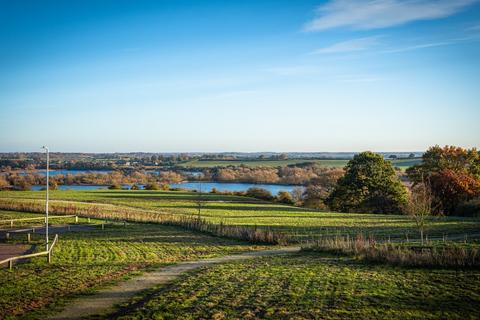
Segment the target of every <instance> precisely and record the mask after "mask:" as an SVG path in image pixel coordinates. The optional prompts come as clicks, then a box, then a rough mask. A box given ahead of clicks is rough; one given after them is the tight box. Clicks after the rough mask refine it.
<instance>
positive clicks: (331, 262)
mask: <svg viewBox="0 0 480 320" xmlns="http://www.w3.org/2000/svg"><path fill="white" fill-rule="evenodd" d="M479 285H480V272H479V271H472V270H470V271H468V270H464V271H461V270H455V271H452V270H440V269H411V268H400V267H391V266H385V265H370V264H366V263H362V262H358V261H355V260H353V259H351V258H348V257H340V258H338V257H334V256H329V255H325V254H316V253H309V254H307V253H304V254H299V255H295V256H282V257H270V258H262V259H257V260H254V261H244V262H234V263H227V264H222V265H218V266H215V267H211V268H208V269H204V270H203V271H202V272H199V273H198V274H195V275H190V276H184V277H183V278H182V279H179V280H178V281H175V282H174V283H173V284H171V285H168V286H165V287H161V288H159V289H158V290H156V291H155V292H154V293H152V294H151V295H150V296H148V297H147V298H146V299H144V300H143V301H142V302H141V303H137V304H136V305H135V308H132V309H129V308H128V306H127V307H126V308H124V309H122V310H121V311H120V312H119V313H118V314H121V315H123V317H120V319H154V318H157V317H158V318H159V319H196V318H202V319H258V318H262V319H476V318H477V317H478V312H479V311H480V309H479V307H478V306H479V305H480V291H479V290H478V287H479Z"/></svg>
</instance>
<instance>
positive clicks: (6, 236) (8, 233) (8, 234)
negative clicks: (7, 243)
mask: <svg viewBox="0 0 480 320" xmlns="http://www.w3.org/2000/svg"><path fill="white" fill-rule="evenodd" d="M5 239H6V240H8V239H10V232H7V233H5Z"/></svg>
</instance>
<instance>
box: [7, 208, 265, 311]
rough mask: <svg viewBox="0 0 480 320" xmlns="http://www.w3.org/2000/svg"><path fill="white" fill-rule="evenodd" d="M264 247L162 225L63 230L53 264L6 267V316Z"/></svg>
mask: <svg viewBox="0 0 480 320" xmlns="http://www.w3.org/2000/svg"><path fill="white" fill-rule="evenodd" d="M19 216H25V214H19ZM36 216H38V214H37V215H36ZM38 236H40V235H38ZM36 240H37V242H38V241H39V239H36ZM39 247H40V248H39V249H43V246H40V245H39ZM259 248H262V247H260V246H254V245H250V244H246V243H242V242H238V241H234V240H229V239H224V238H218V237H211V236H208V235H205V234H200V233H196V232H190V231H185V230H181V229H178V228H174V227H168V226H161V225H156V224H129V225H127V227H126V228H124V227H123V226H107V227H106V229H105V230H101V229H100V228H99V227H94V228H92V229H90V230H84V231H82V232H67V233H62V234H60V238H59V241H58V244H57V246H56V247H55V249H54V254H53V263H52V264H50V265H48V264H47V263H46V258H43V257H39V258H35V259H32V260H30V262H28V263H24V264H20V265H17V266H15V270H14V271H13V272H10V271H8V269H7V268H5V266H3V268H2V269H0V319H4V318H5V317H7V316H12V317H13V316H19V317H20V316H25V318H29V319H30V318H31V319H39V318H42V316H41V314H43V312H45V311H50V310H52V309H53V308H55V307H58V306H61V305H62V304H64V303H65V300H66V299H69V298H71V297H73V296H75V295H78V294H85V293H88V292H91V291H92V290H93V289H95V288H98V287H101V286H104V285H106V284H108V283H110V282H112V281H116V280H119V279H122V278H123V277H125V276H129V275H132V274H135V272H137V273H138V271H139V270H145V269H146V268H149V267H155V266H161V265H165V264H170V263H174V262H177V261H186V260H195V259H199V258H207V257H213V256H218V255H224V254H231V253H235V252H239V251H245V250H254V249H259ZM31 311H35V312H33V313H32V312H31Z"/></svg>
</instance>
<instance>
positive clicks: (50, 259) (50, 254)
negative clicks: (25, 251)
mask: <svg viewBox="0 0 480 320" xmlns="http://www.w3.org/2000/svg"><path fill="white" fill-rule="evenodd" d="M47 262H48V264H50V263H51V262H52V251H51V250H49V251H48V255H47Z"/></svg>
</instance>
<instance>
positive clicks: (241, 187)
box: [170, 182, 298, 195]
mask: <svg viewBox="0 0 480 320" xmlns="http://www.w3.org/2000/svg"><path fill="white" fill-rule="evenodd" d="M170 187H171V188H185V189H191V190H197V191H200V189H202V192H210V191H212V189H213V188H215V189H217V190H219V191H247V189H249V188H262V189H266V190H268V191H270V193H271V194H273V195H276V194H277V193H278V192H279V191H287V192H291V191H292V190H293V189H294V188H295V187H298V186H292V185H282V184H268V183H265V184H260V183H257V184H255V183H235V182H181V183H172V184H170Z"/></svg>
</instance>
